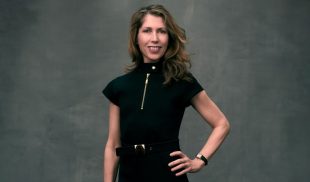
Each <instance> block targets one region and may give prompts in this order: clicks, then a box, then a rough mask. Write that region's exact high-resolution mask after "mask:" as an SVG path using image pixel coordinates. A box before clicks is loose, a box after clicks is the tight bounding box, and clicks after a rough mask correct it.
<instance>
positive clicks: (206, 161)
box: [196, 153, 208, 166]
mask: <svg viewBox="0 0 310 182" xmlns="http://www.w3.org/2000/svg"><path fill="white" fill-rule="evenodd" d="M196 159H199V160H201V161H202V162H203V164H204V165H205V166H206V165H208V159H207V158H206V157H205V156H204V155H202V154H200V153H199V154H197V155H196Z"/></svg>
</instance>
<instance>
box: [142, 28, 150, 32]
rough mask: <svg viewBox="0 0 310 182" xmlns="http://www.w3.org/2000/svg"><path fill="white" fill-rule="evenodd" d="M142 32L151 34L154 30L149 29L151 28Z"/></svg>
mask: <svg viewBox="0 0 310 182" xmlns="http://www.w3.org/2000/svg"><path fill="white" fill-rule="evenodd" d="M142 32H145V33H149V32H152V30H151V29H149V28H145V29H143V30H142Z"/></svg>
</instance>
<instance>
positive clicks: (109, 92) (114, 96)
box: [102, 80, 119, 106]
mask: <svg viewBox="0 0 310 182" xmlns="http://www.w3.org/2000/svg"><path fill="white" fill-rule="evenodd" d="M102 93H103V95H105V96H106V97H107V98H108V99H109V100H110V101H111V102H112V103H113V104H115V105H117V106H119V97H118V91H117V89H116V86H115V81H114V80H112V81H111V82H110V83H108V85H107V86H106V87H105V88H104V89H103V90H102Z"/></svg>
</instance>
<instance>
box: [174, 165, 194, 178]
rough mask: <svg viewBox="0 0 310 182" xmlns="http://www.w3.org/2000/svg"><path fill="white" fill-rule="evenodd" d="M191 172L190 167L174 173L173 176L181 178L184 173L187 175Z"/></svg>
mask: <svg viewBox="0 0 310 182" xmlns="http://www.w3.org/2000/svg"><path fill="white" fill-rule="evenodd" d="M191 170H192V168H191V167H187V168H185V169H184V170H182V171H180V172H178V173H176V174H175V175H176V176H181V175H183V174H185V173H188V172H189V171H191Z"/></svg>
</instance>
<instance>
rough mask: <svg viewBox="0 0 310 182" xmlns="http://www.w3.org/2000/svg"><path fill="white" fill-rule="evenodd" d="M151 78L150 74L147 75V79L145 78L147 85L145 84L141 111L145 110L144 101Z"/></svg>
mask: <svg viewBox="0 0 310 182" xmlns="http://www.w3.org/2000/svg"><path fill="white" fill-rule="evenodd" d="M149 76H150V73H147V74H146V78H145V83H144V90H143V96H142V102H141V108H140V109H141V110H143V107H144V100H145V94H146V89H147V85H148V83H149Z"/></svg>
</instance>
